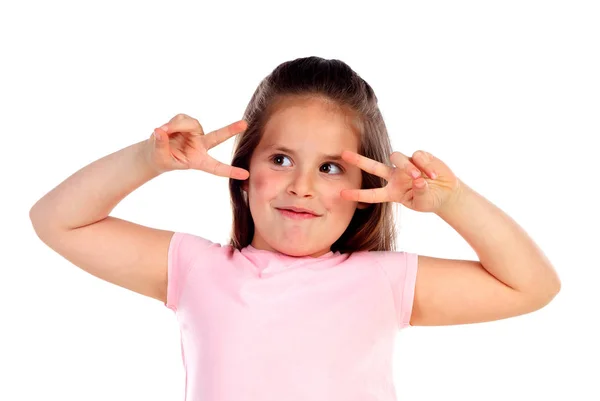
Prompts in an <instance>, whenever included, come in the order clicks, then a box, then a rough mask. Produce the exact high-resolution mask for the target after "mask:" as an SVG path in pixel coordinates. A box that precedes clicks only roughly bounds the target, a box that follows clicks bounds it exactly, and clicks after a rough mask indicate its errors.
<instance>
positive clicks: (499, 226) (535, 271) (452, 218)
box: [435, 182, 561, 301]
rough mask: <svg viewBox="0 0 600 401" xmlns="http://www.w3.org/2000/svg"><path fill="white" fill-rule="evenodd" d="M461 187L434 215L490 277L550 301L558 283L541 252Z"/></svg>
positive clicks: (515, 227)
mask: <svg viewBox="0 0 600 401" xmlns="http://www.w3.org/2000/svg"><path fill="white" fill-rule="evenodd" d="M460 187H461V191H460V192H459V194H458V195H457V196H456V198H455V199H453V201H452V202H447V203H446V204H445V205H444V206H443V207H442V208H440V210H438V211H436V212H435V213H436V214H437V215H438V216H439V217H440V218H441V219H443V220H444V221H445V222H446V223H448V224H449V225H450V226H451V227H452V228H454V229H455V230H456V231H457V232H458V233H459V234H460V235H461V236H462V237H463V238H464V239H465V241H467V242H468V243H469V245H471V247H472V248H473V250H475V252H476V253H477V255H478V256H479V261H480V263H481V265H482V266H483V268H485V270H487V271H488V272H489V273H490V274H491V275H492V276H494V277H495V278H496V279H498V280H500V281H502V282H503V283H504V284H506V285H507V286H509V287H511V288H513V289H515V290H517V291H519V292H521V293H523V294H529V295H531V296H534V297H536V298H537V297H539V299H548V301H549V300H551V299H552V298H553V297H554V296H555V295H556V294H557V293H558V292H559V291H560V287H561V283H560V279H559V277H558V274H557V273H556V271H555V270H554V268H553V267H552V264H551V263H550V261H549V260H548V258H547V257H546V256H545V255H544V253H543V252H542V250H541V249H540V248H539V247H538V246H537V245H536V244H535V242H534V241H533V240H532V239H531V238H530V237H529V235H527V233H526V232H525V230H523V228H521V227H520V226H519V225H518V224H517V223H516V222H515V221H514V220H513V219H512V218H511V217H510V216H508V215H507V214H506V213H504V212H503V211H502V210H500V209H499V208H498V207H496V206H495V205H494V204H493V203H491V202H489V201H488V200H487V199H485V198H484V197H483V196H481V195H480V194H478V193H477V192H476V191H475V190H473V189H471V188H470V187H469V186H467V185H466V184H465V183H464V182H461V183H460Z"/></svg>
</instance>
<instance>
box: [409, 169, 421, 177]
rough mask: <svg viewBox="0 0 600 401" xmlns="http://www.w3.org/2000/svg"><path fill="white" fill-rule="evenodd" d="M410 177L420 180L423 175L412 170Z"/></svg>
mask: <svg viewBox="0 0 600 401" xmlns="http://www.w3.org/2000/svg"><path fill="white" fill-rule="evenodd" d="M410 175H412V177H413V178H419V177H420V176H421V173H420V172H418V171H417V170H412V171H411V172H410Z"/></svg>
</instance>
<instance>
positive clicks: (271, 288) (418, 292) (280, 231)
mask: <svg viewBox="0 0 600 401" xmlns="http://www.w3.org/2000/svg"><path fill="white" fill-rule="evenodd" d="M234 135H237V136H236V138H235V139H236V143H235V145H234V152H235V153H234V156H233V160H232V163H231V166H229V165H226V164H223V163H220V162H218V161H216V160H215V159H213V158H212V157H210V156H209V155H208V153H207V152H208V150H209V149H211V148H213V147H215V146H216V145H218V144H219V143H222V142H224V141H225V140H227V139H228V138H230V137H232V136H234ZM181 169H198V170H203V171H206V172H208V173H211V174H215V175H218V176H223V177H229V189H230V194H231V204H232V210H233V227H232V231H231V241H230V243H229V244H227V245H223V246H222V245H221V244H218V243H214V242H211V241H210V240H209V239H206V238H202V237H199V236H197V235H194V234H190V233H182V232H172V231H166V230H155V229H151V228H148V227H144V226H141V225H137V224H134V223H131V222H128V221H125V220H121V219H117V218H114V217H111V216H109V213H110V212H111V210H112V209H113V208H114V207H115V206H116V205H117V204H118V203H119V202H120V201H121V200H122V199H123V198H124V197H125V196H127V195H128V194H129V193H131V192H132V191H133V190H135V189H136V188H138V187H139V186H141V185H143V184H144V183H145V182H147V181H149V180H151V179H152V178H154V177H156V176H158V175H160V174H162V173H165V172H168V171H172V170H181ZM400 204H401V205H404V206H405V207H407V208H410V209H412V210H415V211H419V212H429V213H436V214H437V215H439V216H440V217H441V218H442V219H443V220H444V221H446V222H447V223H448V224H450V225H451V226H452V227H453V228H454V229H455V230H456V231H457V232H458V233H459V234H460V235H462V236H463V238H465V240H466V241H467V242H468V243H469V244H470V245H471V246H472V247H473V248H474V250H475V251H476V252H477V255H478V256H479V258H480V261H471V260H452V259H439V258H433V257H426V256H422V255H417V254H413V253H407V252H396V251H395V243H394V240H395V228H394V227H395V225H394V222H393V212H392V206H393V205H400ZM30 215H31V219H32V222H33V225H34V228H35V230H36V233H37V234H38V236H39V237H40V238H41V239H42V240H43V241H44V242H45V243H46V244H47V245H48V246H50V247H51V248H52V249H54V250H55V251H56V252H58V253H60V254H61V255H63V256H64V257H65V258H67V259H68V260H70V261H71V262H72V263H74V264H75V265H77V266H79V267H80V268H82V269H84V270H85V271H87V272H89V273H91V274H93V275H95V276H97V277H99V278H101V279H103V280H106V281H109V282H111V283H114V284H116V285H119V286H122V287H125V288H128V289H130V290H132V291H135V292H138V293H140V294H143V295H146V296H149V297H152V298H155V299H157V300H160V301H161V302H163V303H164V304H165V305H166V306H167V307H168V308H170V309H172V310H173V311H174V312H175V313H176V315H177V318H178V321H179V324H180V329H181V350H182V357H183V361H184V366H185V369H186V383H185V384H186V390H185V392H186V399H188V400H204V401H208V400H211V401H212V400H214V401H229V400H236V401H240V400H260V401H266V400H287V401H294V400H329V401H331V400H344V401H352V400H356V401H358V400H361V401H366V400H380V401H383V400H395V399H396V391H395V387H394V383H393V380H392V353H393V345H394V339H395V336H396V334H397V331H398V330H401V329H403V328H406V327H409V326H416V325H422V326H434V325H456V324H468V323H475V322H484V321H492V320H498V319H504V318H508V317H511V316H517V315H521V314H525V313H529V312H532V311H535V310H537V309H540V308H542V307H543V306H544V305H546V304H548V302H550V301H551V300H552V298H553V297H554V296H555V295H556V294H557V292H558V291H559V289H560V280H559V278H558V276H557V274H556V272H555V270H554V269H553V267H552V265H551V263H550V262H549V261H548V260H547V259H546V257H545V256H544V254H543V253H542V252H541V251H540V250H539V249H538V248H537V247H536V245H535V244H534V242H533V241H532V240H531V239H530V238H529V237H528V235H527V234H526V233H525V232H524V231H523V230H522V229H521V228H520V227H519V226H518V225H517V224H516V223H515V222H514V221H512V220H511V219H510V218H509V217H508V216H507V215H506V214H504V213H503V212H502V211H501V210H499V209H498V208H496V207H495V206H494V205H492V204H491V203H490V202H488V201H487V200H486V199H485V198H483V197H482V196H481V195H479V194H478V193H477V192H475V191H474V190H472V189H471V188H470V187H468V186H467V185H466V184H464V183H463V182H462V181H460V180H459V179H458V178H457V177H456V176H455V175H454V174H453V173H452V171H451V169H450V168H449V167H448V166H447V165H446V164H445V163H444V162H443V161H441V160H440V159H438V158H436V157H435V156H433V155H431V154H429V153H427V152H423V151H418V152H415V153H414V154H413V155H412V157H407V156H405V155H403V154H402V153H400V152H397V151H396V152H393V151H392V149H391V145H390V139H389V137H388V133H387V130H386V127H385V124H384V121H383V119H382V116H381V113H380V111H379V108H378V106H377V98H376V96H375V94H374V92H373V90H372V89H371V87H370V86H369V85H368V84H367V83H366V82H365V81H364V80H363V79H362V78H360V77H359V76H358V75H357V74H356V73H355V72H354V71H353V70H352V69H351V68H350V67H349V66H348V65H346V64H345V63H343V62H341V61H339V60H324V59H321V58H318V57H308V58H302V59H297V60H293V61H289V62H285V63H283V64H281V65H280V66H278V67H277V68H276V69H275V70H274V71H273V72H272V73H271V74H270V75H268V76H267V77H266V78H265V79H264V80H263V81H262V82H261V83H260V85H259V86H258V88H257V90H256V92H255V93H254V95H253V96H252V99H251V101H250V103H249V105H248V107H247V109H246V111H245V113H244V116H243V119H242V120H241V121H238V122H236V123H233V124H231V125H228V126H226V127H224V128H222V129H219V130H217V131H214V132H211V133H208V134H204V131H203V128H202V126H201V125H200V123H199V122H198V121H197V120H196V119H194V118H192V117H189V116H187V115H184V114H179V115H177V116H175V117H174V118H173V119H171V120H170V121H169V122H168V123H167V124H166V125H164V126H162V127H161V128H157V129H155V131H154V133H153V135H152V136H151V137H150V138H149V139H147V140H144V141H141V142H139V143H137V144H134V145H131V146H129V147H127V148H124V149H122V150H120V151H118V152H115V153H113V154H110V155H108V156H106V157H104V158H102V159H100V160H97V161H95V162H93V163H91V164H90V165H89V166H86V167H84V168H83V169H81V170H80V171H78V172H76V173H75V174H74V175H72V176H71V177H69V178H68V179H67V180H65V181H64V182H63V183H61V184H60V185H59V186H57V187H56V188H55V189H53V190H52V191H51V192H49V193H48V194H47V195H45V196H44V197H43V198H42V199H40V200H39V201H38V202H37V203H36V205H34V207H33V208H32V210H31V212H30ZM99 244H101V246H99Z"/></svg>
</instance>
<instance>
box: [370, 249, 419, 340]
mask: <svg viewBox="0 0 600 401" xmlns="http://www.w3.org/2000/svg"><path fill="white" fill-rule="evenodd" d="M374 253H375V254H377V255H376V256H377V261H378V262H379V264H380V265H381V267H382V268H383V270H384V272H385V273H386V275H387V277H388V278H389V280H390V285H391V288H392V294H393V297H394V304H395V307H396V322H397V324H398V329H399V330H401V329H403V328H405V327H408V326H410V327H412V325H411V324H410V317H411V315H412V309H413V302H414V298H415V285H416V282H417V268H418V261H419V255H418V254H416V253H410V252H391V251H390V252H386V251H382V252H374Z"/></svg>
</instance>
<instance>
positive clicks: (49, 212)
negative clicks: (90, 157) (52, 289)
mask: <svg viewBox="0 0 600 401" xmlns="http://www.w3.org/2000/svg"><path fill="white" fill-rule="evenodd" d="M167 126H168V132H166V131H163V130H161V129H156V130H155V132H158V134H159V135H160V136H161V138H162V139H160V140H156V139H155V138H154V136H151V137H150V138H149V139H148V140H145V141H142V142H138V143H136V144H133V145H130V146H128V147H126V148H124V149H121V150H119V151H117V152H115V153H112V154H110V155H108V156H105V157H103V158H101V159H99V160H96V161H95V162H93V163H91V164H89V165H87V166H85V167H83V168H82V169H80V170H79V171H77V172H76V173H74V174H73V175H71V176H70V177H69V178H67V179H66V180H65V181H63V182H62V183H61V184H59V185H58V186H57V187H55V188H54V189H52V190H51V191H50V192H49V193H47V194H46V195H44V197H42V198H41V199H40V200H39V201H38V202H36V204H35V205H34V206H33V207H32V208H31V210H30V213H29V215H30V219H31V221H32V224H33V227H34V229H35V232H36V234H37V235H38V237H39V238H40V239H41V240H42V241H43V242H44V243H45V244H46V245H48V246H49V247H50V248H52V249H53V250H54V251H56V252H57V253H59V254H60V255H61V256H63V257H64V258H66V259H67V260H69V261H70V262H71V263H73V264H75V265H76V266H78V267H80V268H81V269H83V270H85V271H86V272H88V273H90V274H92V275H94V276H96V277H98V278H100V279H103V280H105V281H108V282H110V283H113V284H116V285H118V286H121V287H123V288H127V289H129V290H131V291H134V292H137V293H140V294H142V295H146V296H149V297H152V298H155V299H157V300H160V301H162V302H163V303H166V298H167V281H168V277H167V267H168V266H167V256H168V254H167V253H168V249H169V244H170V241H171V237H172V236H173V234H174V232H173V231H167V230H159V229H153V228H149V227H145V226H142V225H139V224H135V223H132V222H129V221H126V220H122V219H118V218H115V217H111V216H109V213H110V212H111V211H112V210H113V209H114V208H115V206H116V205H117V204H118V203H119V202H120V201H121V200H123V199H124V198H125V197H126V196H127V195H129V194H130V193H131V192H133V191H134V190H135V189H137V188H138V187H140V186H141V185H143V184H144V183H146V182H148V181H149V180H151V179H153V178H154V177H156V176H158V175H160V174H162V173H164V172H167V171H172V170H176V169H189V168H194V169H198V170H204V171H207V172H210V173H214V174H216V175H221V176H228V177H231V178H236V179H246V178H247V176H248V175H249V173H248V172H247V171H246V170H243V169H240V168H237V167H231V166H227V165H225V164H222V163H220V162H218V161H216V160H214V159H213V158H212V157H210V156H208V154H207V151H208V149H210V148H211V147H213V146H215V145H217V144H219V143H221V142H223V141H225V140H226V139H228V138H229V137H231V136H233V135H235V134H237V133H238V132H240V131H242V130H243V129H245V123H240V122H237V123H234V124H231V125H229V126H227V127H224V128H221V129H219V130H217V131H214V132H211V133H209V134H206V135H204V133H203V132H202V127H201V126H200V124H199V122H198V121H197V120H195V119H193V118H191V117H188V116H186V115H184V114H179V115H177V116H175V117H174V118H173V119H171V121H169V123H168V124H167ZM236 129H237V132H236ZM165 210H167V209H166V208H165Z"/></svg>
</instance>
